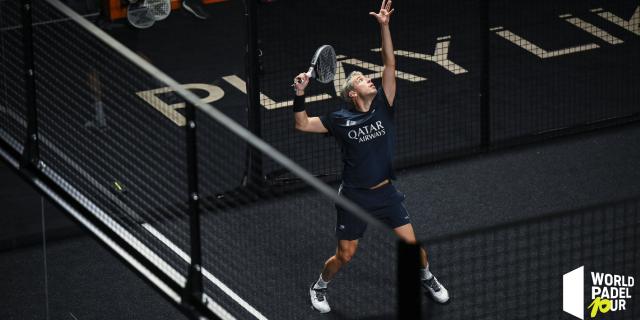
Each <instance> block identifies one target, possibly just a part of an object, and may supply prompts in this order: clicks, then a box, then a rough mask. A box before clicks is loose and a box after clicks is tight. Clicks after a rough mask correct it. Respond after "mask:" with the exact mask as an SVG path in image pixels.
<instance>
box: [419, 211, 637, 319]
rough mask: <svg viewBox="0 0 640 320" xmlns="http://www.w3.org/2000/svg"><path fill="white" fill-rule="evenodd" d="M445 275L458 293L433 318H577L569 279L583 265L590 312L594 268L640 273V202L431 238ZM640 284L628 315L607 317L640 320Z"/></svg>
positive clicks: (431, 312)
mask: <svg viewBox="0 0 640 320" xmlns="http://www.w3.org/2000/svg"><path fill="white" fill-rule="evenodd" d="M423 243H424V244H425V245H426V246H427V248H428V250H429V252H430V253H431V254H432V255H433V256H435V257H437V258H438V260H437V261H435V262H434V263H435V265H437V266H438V275H440V274H442V279H446V283H445V285H448V287H449V289H450V290H451V292H452V293H453V295H452V300H451V301H452V302H451V304H450V305H447V306H444V307H443V306H438V305H434V304H430V305H429V306H428V307H426V308H424V309H426V312H425V315H424V317H425V318H426V319H449V320H457V319H487V320H489V319H571V318H572V317H571V316H569V315H568V314H567V315H566V316H565V317H563V311H562V310H563V282H562V281H563V275H564V274H565V273H568V272H570V271H573V270H574V269H576V268H578V267H580V266H584V270H585V272H584V301H585V305H584V314H585V318H587V319H591V318H590V317H589V316H588V313H589V312H590V311H591V310H587V309H586V308H587V307H588V306H589V304H590V303H591V301H592V300H593V299H592V298H591V286H592V281H591V271H593V272H601V273H609V274H615V275H627V276H633V277H635V278H636V279H637V278H638V275H639V274H640V273H639V272H640V266H639V265H638V263H640V246H639V245H638V244H640V199H634V200H628V201H623V202H619V203H613V204H607V205H602V206H597V207H592V208H585V209H580V210H576V211H571V212H565V213H559V214H552V215H548V216H542V217H538V218H534V219H530V220H525V221H521V222H515V223H509V224H505V225H501V226H495V227H489V228H486V229H481V230H477V231H470V232H465V233H461V234H457V235H452V236H446V237H442V238H438V239H432V240H425V241H423ZM637 293H638V289H637V285H636V286H635V287H632V288H631V289H630V295H631V296H632V298H631V299H626V310H621V311H616V312H611V313H608V314H599V317H596V318H602V319H628V320H632V319H638V317H639V316H640V300H639V299H638V298H636V296H637Z"/></svg>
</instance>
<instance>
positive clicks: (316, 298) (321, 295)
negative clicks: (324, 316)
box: [309, 283, 331, 313]
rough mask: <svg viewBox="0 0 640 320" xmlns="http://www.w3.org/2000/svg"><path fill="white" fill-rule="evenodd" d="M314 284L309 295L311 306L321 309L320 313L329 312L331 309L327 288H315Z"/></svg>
mask: <svg viewBox="0 0 640 320" xmlns="http://www.w3.org/2000/svg"><path fill="white" fill-rule="evenodd" d="M314 285H315V283H314V284H312V285H311V288H310V289H309V295H310V296H311V308H312V309H315V310H317V311H319V312H320V313H327V312H329V311H331V307H329V301H327V288H323V289H314V288H313V286H314Z"/></svg>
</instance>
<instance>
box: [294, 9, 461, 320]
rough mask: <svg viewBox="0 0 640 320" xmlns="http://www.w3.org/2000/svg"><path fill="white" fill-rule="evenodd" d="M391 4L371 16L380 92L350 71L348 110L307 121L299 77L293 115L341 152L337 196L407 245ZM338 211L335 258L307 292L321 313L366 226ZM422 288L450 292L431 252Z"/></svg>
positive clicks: (438, 296) (440, 298)
mask: <svg viewBox="0 0 640 320" xmlns="http://www.w3.org/2000/svg"><path fill="white" fill-rule="evenodd" d="M392 13H393V10H392V9H391V0H389V1H387V0H383V2H382V6H381V7H380V11H379V12H378V13H375V12H370V13H369V14H370V15H372V16H373V17H375V18H376V20H377V21H378V23H379V24H380V31H381V37H382V62H383V64H384V69H383V71H382V88H380V90H377V89H376V87H375V85H374V84H373V83H372V82H371V79H369V78H368V77H365V76H364V75H363V74H362V73H360V72H352V73H351V74H350V75H349V76H348V77H347V79H346V81H345V83H344V85H343V87H342V91H341V96H342V98H344V99H345V100H346V101H347V102H348V107H345V108H343V109H341V110H339V111H336V112H333V113H330V114H329V115H327V116H322V117H309V116H308V115H307V112H306V111H305V108H304V90H305V88H306V87H307V85H308V84H309V78H308V76H307V75H306V74H304V73H301V74H299V75H298V76H297V77H296V78H295V79H294V87H295V91H296V96H295V99H294V113H295V121H296V129H298V130H300V131H303V132H314V133H329V134H331V135H333V136H334V137H335V138H336V140H337V141H338V143H339V145H340V147H341V149H342V162H343V164H344V169H343V172H342V184H341V186H340V190H339V193H340V194H342V195H343V196H345V197H347V198H348V199H350V200H351V201H353V202H355V203H357V204H358V205H360V206H361V207H362V208H363V209H365V210H367V211H369V212H370V213H372V214H373V215H374V216H375V217H376V218H378V219H380V220H381V221H382V222H384V223H386V224H387V225H388V226H389V227H391V228H392V229H393V230H394V232H395V233H396V234H397V235H398V236H399V237H400V238H401V239H403V240H404V241H406V242H408V243H415V242H416V237H415V234H414V231H413V227H412V226H411V222H410V220H409V213H408V212H407V210H406V208H405V207H404V205H403V204H402V202H403V201H404V197H405V196H404V194H402V193H400V192H399V191H398V190H396V188H395V187H394V186H393V185H392V184H391V180H392V179H395V176H394V174H393V169H392V166H391V161H392V158H393V153H394V140H395V135H396V133H395V131H396V129H395V125H394V109H395V107H394V106H393V102H394V99H395V95H396V78H395V71H396V70H395V67H396V66H395V57H394V53H393V44H392V42H391V33H390V31H389V18H390V16H391V14H392ZM336 208H337V222H336V237H337V238H338V246H337V249H336V253H335V255H333V256H332V257H330V258H329V259H328V260H327V261H326V262H325V264H324V268H323V270H322V273H321V274H320V277H319V278H318V280H317V281H316V282H314V283H313V284H312V285H311V288H310V290H309V293H310V296H311V304H312V306H313V308H314V309H316V310H318V311H319V312H321V313H325V312H329V311H331V308H330V307H329V303H328V301H327V285H328V284H329V282H330V281H331V280H332V279H333V277H334V276H335V275H336V273H337V272H338V271H339V270H340V268H341V267H343V266H344V265H346V264H347V263H348V262H349V261H350V260H351V258H352V257H353V255H354V254H355V252H356V249H357V248H358V239H360V238H362V236H363V235H364V232H365V229H366V228H367V224H366V223H365V222H363V221H362V220H360V219H358V218H357V217H355V216H354V215H352V214H351V213H349V212H346V211H345V210H343V209H342V208H340V207H338V206H336ZM421 263H422V268H421V269H420V271H421V278H422V286H423V288H424V289H425V292H428V293H430V294H431V296H432V297H433V298H434V300H435V301H437V302H440V303H444V302H447V301H448V300H449V293H448V291H447V289H445V288H444V287H443V286H442V284H440V283H439V282H438V280H437V279H436V277H435V276H434V275H433V274H432V273H431V272H430V271H429V264H428V262H427V253H426V251H425V250H424V249H421Z"/></svg>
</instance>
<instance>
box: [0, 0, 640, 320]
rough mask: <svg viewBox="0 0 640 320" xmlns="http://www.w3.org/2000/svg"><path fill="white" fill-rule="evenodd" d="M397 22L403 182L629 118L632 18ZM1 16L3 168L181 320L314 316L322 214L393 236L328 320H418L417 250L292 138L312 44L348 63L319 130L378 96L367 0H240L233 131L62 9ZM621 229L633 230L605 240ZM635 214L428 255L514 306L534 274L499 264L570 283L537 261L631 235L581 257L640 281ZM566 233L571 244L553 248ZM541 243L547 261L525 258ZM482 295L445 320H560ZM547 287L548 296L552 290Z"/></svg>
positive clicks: (612, 6)
mask: <svg viewBox="0 0 640 320" xmlns="http://www.w3.org/2000/svg"><path fill="white" fill-rule="evenodd" d="M399 2H400V1H399ZM394 5H395V7H396V10H397V13H396V17H395V18H397V19H396V20H394V22H393V25H392V30H393V37H394V46H395V50H396V52H395V54H396V57H397V58H396V59H397V70H398V73H397V77H398V83H399V85H398V95H397V102H396V104H397V105H398V106H399V107H398V110H399V112H398V113H397V118H396V121H397V125H398V128H399V129H398V145H397V156H396V167H397V168H403V167H407V166H416V165H424V164H428V163H431V162H434V161H438V160H441V159H445V158H449V157H452V156H459V155H464V154H472V153H475V152H480V151H486V150H491V149H494V148H499V147H503V146H510V145H515V144H520V143H525V142H529V141H532V140H539V139H544V138H548V137H552V136H558V135H563V134H568V133H574V132H578V131H584V130H589V129H594V128H599V127H603V126H611V125H616V124H620V123H625V122H629V121H635V120H637V116H638V113H639V112H640V91H638V90H636V89H637V88H638V85H639V84H640V70H638V69H640V64H638V62H637V61H640V60H639V59H638V58H640V29H638V28H640V7H639V6H638V4H637V3H633V2H632V1H606V2H605V1H587V2H585V1H559V2H558V1H545V2H536V3H533V2H531V3H513V2H509V1H491V2H489V1H462V2H456V3H451V2H444V1H442V2H431V1H429V2H423V1H407V2H400V3H397V4H394ZM370 7H371V8H375V4H373V2H372V3H371V6H370ZM0 8H1V10H0V45H1V50H2V56H1V59H2V64H0V70H1V72H0V125H1V126H0V142H1V143H2V156H3V159H5V160H6V161H8V162H9V163H10V164H11V165H12V166H13V167H15V168H16V169H18V170H19V171H20V173H21V174H22V175H23V176H24V177H25V178H27V179H29V180H30V181H31V182H32V183H33V184H34V186H35V187H36V188H38V189H39V190H41V192H43V193H45V194H47V196H49V197H50V198H52V199H54V201H55V202H56V203H58V204H59V205H60V206H62V207H63V208H64V209H65V211H67V212H68V213H69V214H70V215H71V216H73V217H74V218H75V219H76V220H77V221H79V222H80V224H81V225H83V226H84V227H85V228H86V229H87V230H88V231H89V232H90V233H92V234H93V235H94V236H95V237H97V238H98V239H100V241H101V242H103V243H104V244H105V245H106V246H107V247H108V248H109V249H110V250H112V251H113V252H114V253H116V255H118V256H119V257H121V259H122V260H123V261H124V262H125V263H128V264H130V265H132V266H134V269H136V271H137V272H138V273H139V274H140V275H141V276H142V277H143V278H145V279H147V280H148V281H149V282H150V283H151V284H152V286H153V287H155V288H157V289H158V290H159V291H160V292H161V293H163V294H164V295H165V296H166V297H167V298H168V299H169V300H170V301H172V302H174V303H175V304H176V305H177V306H179V307H180V308H181V310H183V311H184V312H185V313H187V314H189V315H191V316H199V315H202V316H205V317H209V318H222V319H233V318H237V319H245V318H246V319H249V318H251V319H252V318H257V319H300V318H303V317H306V316H308V313H309V310H308V306H307V305H306V304H305V303H307V301H306V299H307V297H304V294H303V295H300V294H299V291H300V288H303V289H306V288H307V287H308V285H309V283H310V282H311V281H312V280H313V278H314V276H315V275H317V271H318V270H317V269H318V262H320V261H323V259H325V258H326V256H325V255H326V253H328V252H330V251H331V250H333V249H334V248H333V244H332V243H328V241H322V240H318V239H330V238H331V237H332V233H331V232H330V230H329V229H328V228H318V227H317V226H318V225H322V226H330V225H332V224H334V223H335V221H334V216H333V214H328V213H330V212H332V210H333V202H338V203H341V204H342V205H343V206H344V207H345V208H347V209H349V211H351V212H353V213H354V214H356V215H358V216H360V217H361V218H362V219H365V220H367V221H370V222H371V229H379V232H376V233H373V232H371V233H372V235H371V238H370V239H369V240H368V241H367V242H368V243H369V244H367V245H364V244H363V247H362V249H361V252H360V253H359V257H361V258H359V259H362V260H365V261H367V263H368V264H369V266H370V267H369V268H363V269H362V270H360V269H356V270H357V271H358V275H357V276H354V277H355V278H356V279H358V280H361V281H359V284H356V283H355V282H344V283H343V284H336V286H337V287H336V291H338V292H339V291H341V290H343V291H344V292H355V293H357V294H350V295H347V294H345V297H342V298H341V299H340V302H337V301H336V303H337V305H336V306H335V307H336V309H337V311H338V313H334V314H337V316H338V317H342V318H357V319H365V318H369V319H374V318H376V317H377V318H393V317H398V318H401V319H407V318H416V317H418V316H417V314H418V313H419V312H420V310H419V309H420V308H421V304H420V299H419V298H418V297H420V293H419V288H417V287H416V286H415V285H414V284H417V283H418V282H417V281H413V280H414V278H417V270H415V268H414V267H415V265H414V264H412V263H410V261H411V259H412V258H415V257H416V254H417V253H416V250H415V249H416V248H415V247H414V246H405V245H404V244H403V243H401V242H398V240H397V239H396V238H395V236H394V235H393V233H392V232H390V230H387V229H386V228H385V227H383V226H379V224H377V223H376V222H375V220H371V218H370V216H369V215H368V214H367V213H366V212H363V211H362V210H360V209H359V208H357V207H356V206H354V205H353V204H351V203H350V202H349V201H348V200H346V199H343V198H341V197H339V196H338V195H336V194H335V192H334V191H332V189H331V188H329V187H327V186H326V185H325V184H324V183H322V182H320V181H319V180H318V179H317V178H318V177H320V178H323V180H325V181H329V182H333V181H336V180H338V179H339V176H338V174H339V172H340V168H341V164H340V159H339V150H338V149H337V148H336V147H335V142H334V141H332V139H328V138H326V137H322V136H309V135H303V134H299V133H294V129H293V125H292V117H291V112H292V111H291V104H292V101H291V99H292V92H291V88H290V83H291V79H292V77H293V76H294V75H295V74H297V73H299V72H301V71H304V70H305V69H306V67H307V65H308V58H309V56H310V54H311V53H312V52H313V50H314V49H315V48H316V47H318V46H319V45H322V44H325V43H329V44H332V45H333V46H334V48H335V49H336V51H337V54H338V74H337V77H336V80H335V81H334V83H333V84H329V85H320V84H313V85H312V86H311V87H310V89H309V92H308V94H307V100H308V104H307V109H308V112H309V113H310V114H312V115H320V114H326V113H328V112H330V111H332V110H335V109H336V108H338V107H340V103H339V102H337V100H338V99H337V98H336V96H337V93H336V91H337V89H338V88H339V87H340V86H341V84H342V82H343V81H344V80H345V75H348V74H349V73H350V72H351V71H362V72H363V73H364V74H365V75H369V76H370V77H372V78H374V81H376V82H377V84H379V80H380V79H379V77H380V71H381V68H382V66H381V65H380V57H379V56H380V52H379V50H378V49H377V48H378V44H379V33H378V30H377V26H376V25H375V24H373V23H371V21H370V20H368V19H370V17H369V16H367V15H366V13H367V12H368V11H370V10H373V9H369V8H367V9H365V10H364V11H365V12H364V14H362V15H355V14H353V13H354V12H359V11H363V9H362V4H361V3H360V2H356V1H322V2H320V1H276V2H272V3H268V4H264V3H258V2H253V1H245V2H244V6H240V9H241V10H238V17H237V19H245V18H246V19H247V20H246V30H245V32H246V34H247V39H248V40H247V41H246V42H247V47H248V48H250V49H252V50H250V51H249V52H250V53H249V54H248V55H247V58H246V70H247V72H246V75H245V77H244V79H243V78H242V77H226V78H225V79H224V81H226V82H228V83H229V84H231V85H233V86H236V87H238V88H244V90H245V91H246V92H247V97H246V101H247V103H246V105H247V106H248V107H247V108H242V109H235V110H234V111H233V112H228V113H227V112H220V111H219V110H225V108H224V106H222V107H221V108H216V107H212V106H210V105H208V104H206V103H204V102H202V101H201V100H200V99H199V97H198V96H196V95H195V94H194V93H193V92H190V91H188V90H185V89H184V88H182V87H181V86H180V85H178V84H177V83H176V82H175V81H173V80H172V79H171V78H169V77H167V76H166V75H164V74H163V73H162V72H160V71H159V70H157V69H156V68H155V67H153V66H152V65H150V64H149V63H148V62H147V61H146V60H145V59H143V58H140V57H139V56H138V55H136V54H134V53H133V52H131V51H130V50H128V49H126V48H124V47H123V46H121V45H120V44H119V43H117V41H115V40H113V39H112V38H111V37H109V36H108V35H107V34H106V33H104V32H102V31H101V30H100V29H98V28H96V27H95V26H94V25H92V24H91V23H89V22H87V21H86V20H85V19H83V18H82V17H80V16H79V15H78V14H77V13H75V12H73V10H70V9H69V8H67V7H66V6H65V5H64V4H62V3H60V2H58V1H56V0H47V1H37V2H33V3H31V2H30V1H27V0H23V1H7V0H5V1H1V2H0ZM309 8H313V10H310V9H309ZM245 12H246V13H247V15H246V16H245V15H244V13H245ZM400 12H402V18H399V17H400ZM299 20H302V21H305V23H304V24H299V23H297V22H298V21H299ZM336 21H340V24H339V25H336V24H335V23H334V22H336ZM330 22H331V23H330ZM220 103H223V102H222V101H221V102H220ZM214 106H216V104H215V103H214ZM245 127H246V128H247V129H248V130H247V129H245ZM264 142H266V144H265V143H264ZM270 146H273V147H274V148H275V149H272V148H271V147H270ZM276 150H278V151H276ZM318 212H323V214H318ZM610 215H615V216H616V217H617V218H616V219H615V221H618V222H619V223H618V222H614V223H611V224H607V222H608V221H609V220H607V219H606V218H605V217H606V216H610ZM637 217H638V206H637V202H634V201H631V200H630V201H627V202H625V203H623V204H612V205H611V206H610V207H607V206H605V207H603V208H590V209H588V210H584V212H583V211H576V212H571V213H563V214H559V215H554V216H549V217H548V219H545V220H540V221H538V220H536V221H524V222H523V223H521V224H514V225H505V226H500V227H496V228H494V229H488V230H479V231H478V232H476V233H469V234H464V235H453V236H450V237H446V238H439V239H432V240H426V241H425V243H427V244H430V245H432V246H433V248H434V249H433V250H434V252H436V253H437V252H438V251H439V250H450V251H455V252H460V253H461V254H460V255H453V256H451V257H450V261H443V265H447V264H449V263H450V264H451V266H452V267H451V270H454V268H455V267H454V266H458V267H462V268H467V267H468V268H473V267H478V265H477V264H474V263H470V262H469V260H468V259H470V257H473V256H474V255H477V257H476V258H477V260H474V261H475V262H477V261H485V262H483V265H484V266H485V267H487V268H488V269H490V270H493V271H495V274H493V277H494V278H495V279H494V280H495V281H494V282H492V283H493V284H495V289H496V290H495V292H504V291H500V290H498V289H505V288H506V289H509V288H511V289H514V290H516V289H518V288H521V287H519V286H518V287H510V286H514V283H518V282H517V281H516V280H517V279H518V278H517V274H518V273H519V272H521V271H526V270H515V269H507V270H506V271H508V273H507V276H505V277H504V278H501V276H500V275H501V274H500V272H499V271H500V270H501V269H499V266H497V265H493V263H498V262H497V260H495V261H493V262H487V261H489V260H487V259H486V257H487V256H494V257H496V259H499V261H501V263H500V264H501V265H509V264H511V265H517V263H518V262H522V261H529V262H531V263H533V264H536V265H538V266H539V267H540V269H542V270H544V269H545V268H546V269H547V270H551V269H553V270H555V269H554V268H561V269H562V270H564V269H565V267H568V266H564V265H562V266H558V264H557V263H559V262H558V261H556V260H554V259H552V258H546V259H545V258H543V257H548V256H555V257H557V256H558V255H562V254H567V252H574V250H573V249H572V248H573V247H572V245H575V246H577V244H578V243H584V242H585V241H586V240H585V239H586V238H588V237H589V235H590V234H593V233H596V234H604V233H605V232H612V231H615V232H616V234H618V235H619V237H620V238H619V239H617V240H616V241H615V242H607V241H605V239H603V241H596V240H593V242H592V244H593V245H592V246H586V245H585V246H584V248H587V247H589V248H595V249H584V250H582V251H581V253H580V254H581V255H580V256H579V257H576V259H581V260H582V261H584V260H585V259H595V258H593V257H600V256H604V255H612V256H611V259H609V260H607V261H616V260H615V259H621V258H620V257H622V259H623V260H621V261H622V262H621V264H618V266H621V267H620V268H623V269H624V268H625V266H627V267H628V266H629V265H631V266H633V265H635V263H634V262H637V256H638V253H637V250H636V251H634V250H635V249H634V243H637V241H638V232H637ZM594 225H597V226H598V228H600V229H597V228H596V229H593V230H592V228H594V227H593V226H594ZM567 226H572V227H573V230H575V231H574V232H573V233H566V232H563V231H561V230H564V228H566V227H567ZM273 230H277V232H273ZM566 237H568V238H566ZM565 238H566V239H565ZM535 239H537V240H539V241H536V240H535ZM550 239H551V240H550ZM532 241H535V242H536V243H539V242H542V243H543V244H544V245H543V246H542V247H536V248H538V249H536V250H527V248H529V249H531V248H530V247H532V246H534V244H532ZM554 241H563V242H564V243H566V244H567V246H566V247H555V246H554V245H553V243H554ZM479 243H484V244H485V245H483V246H478V244H479ZM590 243H591V242H590ZM474 246H477V247H474ZM595 246H597V247H595ZM486 250H494V251H491V252H485V251H486ZM616 252H617V254H615V253H616ZM629 252H630V253H629ZM462 253H465V254H462ZM483 257H484V258H483ZM512 259H516V260H513V261H512ZM518 259H519V260H518ZM594 261H595V260H594ZM594 263H595V262H594ZM612 263H613V262H612ZM615 266H616V265H615V264H612V265H604V266H595V267H599V268H602V269H607V270H608V269H611V268H614V267H615ZM354 268H355V267H354ZM625 270H626V269H625ZM458 271H459V272H460V273H464V274H468V275H477V274H479V272H476V271H477V270H475V269H472V270H471V269H470V270H458ZM490 273H491V272H490ZM472 278H473V277H470V278H469V279H467V280H469V281H470V282H473V283H475V284H477V286H476V287H469V288H468V290H470V291H469V292H465V293H468V294H476V295H477V297H478V299H476V300H473V302H471V304H470V305H469V306H471V308H456V309H455V312H454V313H452V314H451V315H450V316H451V317H449V319H451V318H453V319H466V318H468V317H469V316H474V317H477V318H482V317H486V318H491V317H492V316H504V317H506V318H508V317H509V315H510V314H513V313H509V312H525V313H526V315H528V316H534V317H536V315H539V316H540V317H541V316H543V315H551V314H554V312H555V310H557V308H555V305H554V304H553V303H548V302H550V301H553V302H557V301H559V300H558V299H556V298H557V297H555V296H550V297H548V299H551V300H547V299H546V298H540V299H538V300H537V301H538V303H536V305H541V304H544V305H545V307H544V308H539V309H533V308H532V307H530V305H531V304H529V301H526V299H525V295H524V294H522V295H517V294H516V295H515V296H514V297H515V298H514V299H516V300H514V301H512V302H513V303H512V304H511V306H513V308H512V309H508V310H507V309H501V308H500V306H498V305H494V304H492V301H499V300H500V299H501V298H502V297H501V296H499V295H498V296H492V295H483V294H481V293H478V292H477V291H478V290H481V289H482V288H484V289H487V287H486V286H484V285H482V283H483V282H482V281H481V279H472ZM537 279H539V280H540V281H541V282H542V284H538V283H539V282H536V285H540V286H542V287H541V288H540V291H541V292H543V291H545V290H546V289H547V287H544V286H545V285H544V280H547V279H546V278H544V277H542V276H541V277H539V278H537ZM452 281H453V280H452ZM456 281H463V279H458V280H456ZM464 281H466V280H464ZM362 283H366V286H364V287H363V286H362ZM556 285H557V284H556V283H555V282H553V283H552V285H551V286H552V287H553V286H556ZM339 286H343V287H339ZM458 286H459V287H461V285H458ZM481 287H482V288H481ZM549 289H553V290H554V291H553V292H559V291H558V290H555V289H556V288H555V287H553V288H551V287H550V288H549ZM516 291H517V290H516ZM302 292H303V293H304V290H302ZM274 301H276V302H277V303H274ZM550 305H554V307H551V306H550ZM301 306H304V308H302V307H301ZM354 306H356V307H354ZM479 306H485V307H486V306H490V307H486V308H484V309H482V308H480V307H479ZM515 306H517V308H516V307H515ZM636 309H637V308H636ZM480 310H482V312H481V311H480ZM505 310H507V311H505ZM509 310H510V311H509ZM423 311H424V312H423V316H424V317H430V318H434V319H436V318H439V317H442V315H438V314H436V313H434V311H433V310H431V309H429V310H423ZM339 312H341V313H339ZM504 312H507V313H504ZM536 312H539V313H536ZM636 312H637V311H636ZM631 316H633V315H631Z"/></svg>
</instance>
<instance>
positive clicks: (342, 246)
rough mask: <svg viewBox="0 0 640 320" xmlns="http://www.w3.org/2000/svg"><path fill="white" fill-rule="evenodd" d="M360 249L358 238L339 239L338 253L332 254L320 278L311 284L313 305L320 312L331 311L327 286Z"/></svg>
mask: <svg viewBox="0 0 640 320" xmlns="http://www.w3.org/2000/svg"><path fill="white" fill-rule="evenodd" d="M357 249H358V240H357V239H356V240H338V246H337V248H336V254H335V255H333V256H331V257H330V258H329V259H327V261H326V262H325V263H324V268H323V269H322V273H321V274H320V277H319V278H318V280H317V281H316V282H315V283H314V284H313V285H311V288H310V289H309V294H310V296H311V306H312V307H313V308H314V309H316V310H318V311H319V312H320V313H326V312H329V311H331V307H330V306H329V301H328V300H327V286H328V285H329V281H331V280H332V279H333V278H334V277H335V275H336V274H337V273H338V271H340V269H341V268H342V267H343V266H345V265H346V264H348V263H349V261H351V258H352V257H353V255H354V254H355V253H356V250H357Z"/></svg>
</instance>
